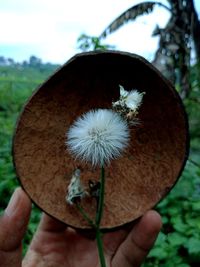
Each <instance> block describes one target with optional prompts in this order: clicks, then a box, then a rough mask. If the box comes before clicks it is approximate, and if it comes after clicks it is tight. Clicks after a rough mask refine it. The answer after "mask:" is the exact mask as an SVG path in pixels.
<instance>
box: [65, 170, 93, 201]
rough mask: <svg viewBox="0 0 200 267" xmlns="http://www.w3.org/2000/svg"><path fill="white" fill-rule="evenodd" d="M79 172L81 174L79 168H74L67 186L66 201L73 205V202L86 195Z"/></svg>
mask: <svg viewBox="0 0 200 267" xmlns="http://www.w3.org/2000/svg"><path fill="white" fill-rule="evenodd" d="M80 174H81V172H80V170H79V169H76V170H75V171H74V173H73V175H72V178H71V181H70V184H69V186H68V192H67V195H66V201H67V203H69V204H70V205H73V204H74V203H76V201H79V200H81V199H82V198H83V197H85V196H87V195H88V193H87V191H85V189H84V187H83V185H82V183H81V180H80Z"/></svg>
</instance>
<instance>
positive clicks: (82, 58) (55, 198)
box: [13, 51, 189, 229]
mask: <svg viewBox="0 0 200 267" xmlns="http://www.w3.org/2000/svg"><path fill="white" fill-rule="evenodd" d="M119 85H122V86H124V88H125V89H126V90H131V89H137V90H138V91H140V92H145V93H146V94H145V96H144V101H143V104H142V106H141V107H140V110H139V115H138V118H139V120H140V125H139V126H137V127H134V129H132V130H131V141H130V144H129V147H128V148H127V149H126V150H125V151H124V153H123V154H122V156H121V157H120V158H118V159H116V160H113V161H112V162H111V163H110V164H109V166H107V167H106V187H105V203H104V213H103V218H102V222H101V228H104V229H110V228H115V227H118V226H121V225H124V224H126V223H128V222H131V221H133V220H135V219H136V218H138V217H140V216H141V215H142V214H144V212H145V211H147V210H149V209H151V208H152V207H154V206H155V205H156V204H157V203H158V202H159V201H160V200H161V199H162V198H163V197H165V196H166V194H167V193H168V192H169V190H170V189H171V188H172V187H173V186H174V184H175V183H176V181H177V179H178V177H179V176H180V174H181V171H182V170H183V167H184V165H185V162H186V159H187V156H188V143H189V142H188V124H187V118H186V114H185V111H184V108H183V105H182V102H181V99H180V97H179V95H178V94H177V92H176V91H175V89H174V88H173V86H172V85H171V84H170V83H169V82H168V81H167V80H166V79H165V78H164V77H163V76H162V75H161V74H160V73H159V71H158V70H156V69H155V68H154V67H153V66H152V65H151V64H150V63H148V62H147V61H146V60H145V59H143V58H142V57H140V56H137V55H134V54H129V53H125V52H116V51H106V52H105V51H104V52H101V51H98V52H89V53H83V54H78V55H76V56H75V57H73V58H72V59H71V60H69V61H68V62H67V63H66V64H65V65H64V66H62V67H61V68H60V69H59V70H58V71H57V72H56V73H55V74H54V75H53V76H51V77H50V78H49V79H48V80H47V81H46V82H45V83H44V84H42V85H41V86H40V87H39V89H38V90H37V91H36V92H35V93H34V94H33V96H32V97H31V99H30V100H29V101H28V103H27V104H26V105H25V107H24V109H23V112H22V114H21V116H20V118H19V121H18V125H17V128H16V132H15V135H14V142H13V156H14V164H15V168H16V172H17V175H18V177H19V180H20V182H21V184H22V186H23V188H24V190H25V191H26V192H27V193H28V195H29V196H30V198H31V199H32V200H33V202H34V203H36V204H37V205H38V206H39V207H40V208H41V209H42V210H43V211H45V212H46V213H48V214H49V215H51V216H53V217H55V218H56V219H58V220H60V221H62V222H64V223H66V224H67V225H70V226H73V227H75V228H80V229H87V228H90V226H89V225H88V223H87V222H86V221H85V220H84V219H83V217H82V215H80V213H79V212H78V211H77V209H76V208H75V207H74V206H70V205H69V204H67V203H66V201H65V196H66V193H67V187H68V184H69V182H70V179H71V177H72V173H73V171H74V170H75V169H76V168H77V167H79V168H80V169H81V179H82V181H83V183H84V185H85V186H86V187H87V186H88V180H90V179H91V180H98V179H99V173H100V170H99V168H97V167H96V168H94V167H92V166H91V165H90V164H86V163H84V162H80V161H77V160H75V159H74V157H73V156H72V155H71V154H70V153H69V151H68V150H67V148H66V145H65V141H66V132H67V130H68V128H69V127H70V125H71V124H72V123H73V122H74V120H75V119H76V118H77V117H78V116H80V115H82V114H83V113H85V112H87V111H89V110H91V109H96V108H111V103H112V102H113V101H117V100H118V99H119ZM82 205H83V207H84V209H85V210H86V211H87V213H88V214H89V215H90V216H91V217H92V218H94V217H95V212H96V202H95V200H94V199H93V200H91V199H85V200H83V202H82Z"/></svg>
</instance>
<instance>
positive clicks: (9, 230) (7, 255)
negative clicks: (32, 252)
mask: <svg viewBox="0 0 200 267" xmlns="http://www.w3.org/2000/svg"><path fill="white" fill-rule="evenodd" d="M30 212H31V201H30V199H29V198H28V196H27V195H26V194H25V192H24V191H23V190H22V189H21V188H18V189H16V190H15V192H14V194H13V195H12V197H11V199H10V202H9V204H8V206H7V208H6V210H5V212H4V214H3V215H2V216H1V217H0V267H18V266H21V261H22V239H23V236H24V234H25V231H26V227H27V224H28V220H29V217H30Z"/></svg>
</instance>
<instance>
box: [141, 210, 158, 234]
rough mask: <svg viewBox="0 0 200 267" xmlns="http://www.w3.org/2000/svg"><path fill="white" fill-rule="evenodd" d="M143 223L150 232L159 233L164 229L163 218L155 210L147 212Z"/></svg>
mask: <svg viewBox="0 0 200 267" xmlns="http://www.w3.org/2000/svg"><path fill="white" fill-rule="evenodd" d="M141 221H142V223H143V224H145V228H146V230H147V231H149V232H159V231H160V230H161V228H162V219H161V216H160V214H159V213H158V212H157V211H155V210H149V211H147V212H146V213H145V214H144V215H143V217H142V219H141Z"/></svg>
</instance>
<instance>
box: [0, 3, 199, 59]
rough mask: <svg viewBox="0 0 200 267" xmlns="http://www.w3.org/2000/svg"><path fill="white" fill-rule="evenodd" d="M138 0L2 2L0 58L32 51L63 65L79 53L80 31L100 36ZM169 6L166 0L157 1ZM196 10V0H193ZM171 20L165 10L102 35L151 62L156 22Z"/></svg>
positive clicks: (161, 22) (22, 54)
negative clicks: (152, 34)
mask: <svg viewBox="0 0 200 267" xmlns="http://www.w3.org/2000/svg"><path fill="white" fill-rule="evenodd" d="M140 2H142V1H141V0H140V1H139V0H98V1H95V0H84V1H83V0H72V1H68V0H0V25H1V27H0V56H5V57H11V58H13V59H14V60H15V61H23V60H27V59H28V58H29V57H30V56H31V55H35V56H37V57H39V58H41V59H42V60H43V62H52V63H61V64H62V63H64V62H65V61H67V60H68V59H69V58H70V57H72V56H73V55H74V54H76V53H77V52H79V51H78V49H77V39H78V37H79V36H80V35H81V34H82V33H86V34H88V35H92V36H98V35H100V34H101V32H102V31H103V30H104V29H105V28H106V26H108V25H109V24H110V22H112V21H113V20H114V19H115V18H116V17H117V16H119V15H120V14H121V13H122V12H123V11H125V10H127V9H128V8H130V7H131V6H133V5H135V4H137V3H140ZM161 2H162V3H164V4H167V1H166V0H162V1H161ZM195 2H196V4H197V5H198V6H197V11H198V13H199V14H200V1H199V0H196V1H195ZM168 18H169V14H168V12H167V11H166V10H165V9H164V8H156V9H155V10H154V12H153V13H152V14H151V15H146V16H142V17H140V18H138V19H137V20H136V22H130V23H128V24H126V25H125V26H123V27H122V28H121V29H120V30H118V31H117V32H115V33H113V34H111V35H110V36H109V37H107V38H106V39H105V43H106V44H112V45H115V46H116V49H119V50H124V51H129V52H133V53H137V54H140V55H142V56H144V57H146V58H147V59H149V60H151V59H152V58H153V54H154V52H155V49H156V47H157V42H158V40H157V38H152V37H151V33H152V30H153V29H154V28H155V25H156V24H158V25H160V26H162V27H163V26H164V25H165V24H166V22H167V20H168Z"/></svg>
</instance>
